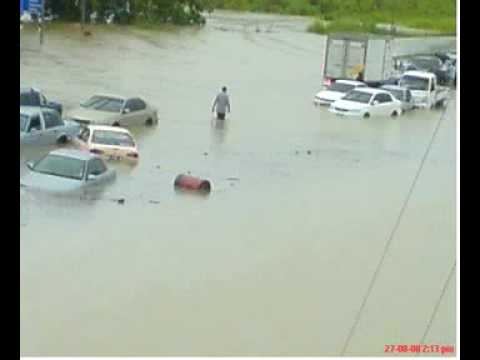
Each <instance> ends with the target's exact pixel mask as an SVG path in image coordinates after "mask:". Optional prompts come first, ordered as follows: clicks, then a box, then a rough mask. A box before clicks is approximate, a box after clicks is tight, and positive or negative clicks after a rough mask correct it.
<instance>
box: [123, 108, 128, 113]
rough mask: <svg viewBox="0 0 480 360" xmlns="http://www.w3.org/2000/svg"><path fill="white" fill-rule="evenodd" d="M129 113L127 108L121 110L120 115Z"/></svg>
mask: <svg viewBox="0 0 480 360" xmlns="http://www.w3.org/2000/svg"><path fill="white" fill-rule="evenodd" d="M129 113H130V109H129V108H125V109H123V111H122V114H129Z"/></svg>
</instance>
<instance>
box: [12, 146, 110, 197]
mask: <svg viewBox="0 0 480 360" xmlns="http://www.w3.org/2000/svg"><path fill="white" fill-rule="evenodd" d="M27 167H28V169H29V170H30V171H29V173H28V174H27V175H25V176H24V177H23V178H22V179H21V180H20V188H24V189H26V190H34V191H41V192H46V193H54V194H85V193H86V192H87V191H88V190H92V191H94V190H96V189H101V188H102V187H103V186H104V185H106V184H108V183H110V182H113V181H114V180H115V178H116V172H115V170H112V169H108V167H107V165H106V163H105V162H104V160H102V159H101V158H100V157H99V156H97V155H95V154H91V153H88V152H84V151H79V150H73V149H59V150H54V151H51V152H50V153H49V154H47V155H46V156H45V157H43V158H42V159H40V160H39V161H37V162H28V163H27Z"/></svg>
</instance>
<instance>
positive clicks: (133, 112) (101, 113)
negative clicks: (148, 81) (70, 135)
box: [66, 94, 158, 126]
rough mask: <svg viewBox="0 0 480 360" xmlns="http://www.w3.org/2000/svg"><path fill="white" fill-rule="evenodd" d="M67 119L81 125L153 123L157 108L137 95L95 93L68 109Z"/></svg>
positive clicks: (156, 116)
mask: <svg viewBox="0 0 480 360" xmlns="http://www.w3.org/2000/svg"><path fill="white" fill-rule="evenodd" d="M66 117H67V118H68V119H70V120H73V121H76V122H78V123H80V124H81V125H110V126H132V125H147V126H151V125H155V124H158V115H157V110H156V109H155V108H153V107H152V106H151V105H149V104H147V103H146V102H145V101H144V100H142V99H140V98H139V97H131V98H127V97H123V96H117V95H103V94H97V95H94V96H92V97H91V98H90V99H88V100H87V101H85V102H84V103H82V104H81V105H80V107H79V108H77V109H74V110H72V111H70V112H69V113H68V114H67V116H66Z"/></svg>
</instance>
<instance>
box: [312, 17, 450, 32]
mask: <svg viewBox="0 0 480 360" xmlns="http://www.w3.org/2000/svg"><path fill="white" fill-rule="evenodd" d="M330 18H331V19H332V20H331V21H325V18H317V19H316V20H314V21H313V23H312V24H311V25H310V26H309V27H308V31H310V32H314V33H318V34H327V33H333V32H354V33H377V34H381V33H384V32H385V31H381V30H379V29H377V28H376V25H377V24H391V23H392V18H391V16H387V15H386V14H381V13H377V14H368V15H360V14H359V15H357V16H355V17H351V16H340V15H334V16H332V17H330ZM393 22H394V25H395V26H402V27H408V28H413V29H419V30H425V31H432V32H434V33H437V34H439V35H440V34H441V35H443V34H448V35H454V34H455V33H456V19H455V18H454V17H449V16H440V17H439V16H437V17H433V18H430V17H426V16H419V15H416V16H415V15H397V16H395V19H394V21H393Z"/></svg>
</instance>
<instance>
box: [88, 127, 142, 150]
mask: <svg viewBox="0 0 480 360" xmlns="http://www.w3.org/2000/svg"><path fill="white" fill-rule="evenodd" d="M92 142H93V143H94V144H100V145H111V146H126V147H133V146H135V143H134V141H133V139H132V137H131V136H130V135H129V134H127V133H123V132H118V131H108V130H96V131H95V132H94V133H93V136H92Z"/></svg>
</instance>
